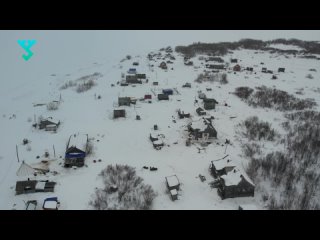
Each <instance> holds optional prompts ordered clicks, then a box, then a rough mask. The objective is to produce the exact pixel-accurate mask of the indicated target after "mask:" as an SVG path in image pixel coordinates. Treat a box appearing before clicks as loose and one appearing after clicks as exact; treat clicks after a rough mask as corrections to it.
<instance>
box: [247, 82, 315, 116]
mask: <svg viewBox="0 0 320 240" xmlns="http://www.w3.org/2000/svg"><path fill="white" fill-rule="evenodd" d="M247 102H248V104H249V105H251V106H254V107H263V108H273V109H276V110H280V111H290V110H303V109H305V108H312V107H313V106H315V105H316V103H315V101H314V100H311V99H299V98H296V97H294V96H293V95H290V94H288V93H287V92H285V91H282V90H278V89H273V88H267V87H265V86H262V87H259V88H258V89H257V91H256V92H255V93H254V94H253V95H251V97H250V98H249V99H248V101H247Z"/></svg>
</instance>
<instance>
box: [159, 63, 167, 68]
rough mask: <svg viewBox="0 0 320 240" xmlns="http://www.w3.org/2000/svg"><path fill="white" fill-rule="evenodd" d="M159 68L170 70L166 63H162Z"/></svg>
mask: <svg viewBox="0 0 320 240" xmlns="http://www.w3.org/2000/svg"><path fill="white" fill-rule="evenodd" d="M159 67H160V68H162V69H168V67H167V64H166V62H161V63H160V66H159Z"/></svg>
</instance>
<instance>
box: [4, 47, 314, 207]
mask: <svg viewBox="0 0 320 240" xmlns="http://www.w3.org/2000/svg"><path fill="white" fill-rule="evenodd" d="M171 46H172V47H173V48H174V45H171ZM160 47H167V46H165V45H164V46H159V48H160ZM272 47H274V48H277V47H278V48H279V49H283V46H282V45H279V46H277V45H272ZM39 48H40V47H39ZM159 48H156V49H145V50H143V51H141V52H140V51H139V53H137V54H132V55H131V56H132V59H131V60H125V61H122V62H121V60H122V59H124V58H125V56H126V53H124V52H123V51H122V52H120V54H118V55H117V54H113V55H112V56H109V57H108V56H107V55H106V57H105V58H104V59H103V58H99V59H97V60H96V61H92V62H91V63H88V64H86V65H85V66H84V65H83V64H82V65H81V66H80V65H79V66H80V67H78V68H77V67H73V68H72V67H70V68H68V69H66V67H64V68H61V70H58V69H57V67H54V68H52V69H46V70H43V69H39V74H33V75H32V76H33V77H34V78H33V79H25V78H24V74H23V73H22V72H16V70H15V69H10V71H11V72H12V75H9V74H8V69H6V70H4V71H6V72H7V75H6V77H8V76H11V77H8V78H7V79H2V81H3V82H4V83H2V87H1V90H0V93H1V95H0V113H1V116H0V123H1V125H0V132H1V141H0V142H1V151H0V190H1V197H0V209H25V205H24V202H26V201H28V200H38V204H39V205H38V208H39V209H40V208H41V206H40V205H42V203H43V200H44V199H45V198H47V197H58V199H59V200H60V203H61V206H60V209H63V210H71V209H91V206H90V205H89V201H90V200H91V198H92V196H93V193H94V191H95V189H96V188H97V187H101V186H102V179H101V177H99V176H98V174H99V173H100V172H101V170H102V169H104V168H105V167H106V166H107V165H109V164H112V165H115V164H128V165H129V166H133V167H135V169H136V172H137V175H138V176H140V177H142V178H143V179H144V183H146V184H150V185H151V186H152V188H153V189H154V190H155V192H156V193H157V197H156V198H155V199H154V201H153V206H152V209H155V210H162V209H225V210H229V209H230V210H234V209H237V208H238V206H239V205H241V206H244V209H265V206H264V203H263V202H262V201H261V200H260V198H259V193H258V192H257V194H256V197H244V198H234V199H226V200H221V198H220V197H219V195H218V194H217V190H216V189H214V188H211V187H210V185H209V182H211V181H213V180H214V179H213V177H212V176H211V175H210V172H209V166H210V163H211V161H212V160H215V159H220V158H222V157H224V156H225V155H226V154H228V155H229V157H228V158H229V159H231V160H232V161H233V162H234V163H235V164H236V165H237V167H238V168H240V169H241V170H243V171H244V170H245V168H246V166H247V164H248V160H247V159H246V158H244V157H243V156H242V152H241V142H242V139H241V137H239V136H238V135H237V125H238V124H239V123H241V122H242V121H243V120H245V119H246V118H247V117H250V116H259V118H260V119H263V120H264V121H269V122H271V123H272V126H273V127H274V128H275V129H277V130H278V131H279V132H281V131H282V132H283V130H282V128H281V123H282V122H283V121H284V117H283V113H282V112H280V111H273V110H271V109H262V108H252V107H250V106H248V105H247V104H246V103H244V102H243V101H241V100H240V99H239V98H238V97H237V96H235V95H234V94H232V92H234V90H235V88H237V87H240V86H250V87H251V88H254V87H255V86H261V85H265V86H267V87H276V88H277V89H280V90H284V91H287V92H288V93H289V94H293V95H295V96H296V97H298V98H314V99H315V101H316V102H317V103H318V104H319V105H320V94H319V92H316V91H314V90H316V89H318V88H320V82H319V77H320V76H319V72H320V65H319V60H316V59H303V58H298V57H295V58H294V57H293V56H290V57H289V58H287V57H285V56H284V55H279V54H277V53H273V54H270V53H269V52H262V51H253V50H244V49H239V50H236V51H234V52H233V53H229V54H227V55H225V56H223V57H222V58H223V59H224V60H225V62H227V63H230V59H231V58H237V59H238V60H240V62H238V63H239V65H241V66H243V67H253V68H254V72H252V73H251V72H248V71H241V72H238V73H236V74H234V72H233V71H232V70H226V71H225V72H226V73H227V77H228V83H227V84H225V85H222V84H220V83H218V82H215V83H209V82H206V83H196V82H194V80H195V79H196V78H197V76H198V74H200V73H203V71H204V69H205V64H206V63H205V62H204V61H203V60H199V58H198V57H199V55H198V56H196V57H194V58H192V59H191V60H192V61H193V65H194V66H186V65H185V64H184V60H183V56H182V55H180V54H177V53H176V52H173V54H172V55H174V56H175V58H176V59H175V60H173V63H172V64H168V70H163V69H161V68H159V67H158V65H159V64H160V63H161V62H162V61H163V60H162V59H159V60H158V59H156V61H149V60H148V58H147V55H148V53H150V52H154V53H158V52H159ZM286 49H288V46H286ZM293 49H295V50H299V49H297V48H293ZM19 54H21V51H20V52H19ZM35 54H36V47H35ZM128 54H130V52H129V53H128ZM34 57H35V58H36V55H35V56H34ZM61 57H62V58H63V56H61ZM318 57H320V56H318ZM17 58H18V56H17ZM42 58H44V57H43V56H42ZM32 60H33V59H31V60H30V66H32V68H31V69H29V71H33V72H35V71H37V69H38V68H41V67H42V65H41V64H40V65H39V66H37V65H36V64H35V63H32ZM35 60H36V59H35ZM90 60H91V59H90ZM21 61H22V60H21ZM86 61H88V60H86ZM86 61H84V62H86ZM133 62H139V66H133V65H132V64H133ZM261 62H263V63H264V65H261V64H260V63H261ZM20 64H28V62H23V63H20ZM151 64H153V65H154V67H151V66H150V65H151ZM234 65H235V64H233V63H230V67H233V66H234ZM262 67H266V68H268V69H271V70H273V71H274V72H275V75H277V77H278V79H276V80H272V79H271V76H272V75H271V74H265V73H262V72H261V68H262ZM279 67H283V68H285V69H286V70H285V73H278V72H277V70H278V68H279ZM129 68H136V69H137V71H138V72H139V73H145V74H146V76H147V79H148V83H142V84H135V85H134V86H132V85H129V86H120V85H119V84H117V82H118V81H121V74H122V73H124V74H125V75H126V74H127V70H128V69H129ZM171 68H173V70H171ZM17 69H20V68H19V67H18V68H17ZM23 69H27V67H26V66H24V67H23ZM309 69H316V72H310V71H309ZM96 72H97V73H101V74H102V77H99V78H97V80H96V85H95V86H93V87H92V88H91V89H90V90H88V91H86V92H83V93H77V92H76V91H75V88H74V87H70V88H67V89H64V90H60V87H61V86H62V85H64V84H65V83H66V82H68V81H70V80H71V81H76V80H77V79H79V78H81V77H83V76H86V75H90V74H93V73H96ZM255 72H256V74H255ZM309 73H312V75H313V79H308V78H306V75H307V74H309ZM26 76H29V75H28V74H26ZM30 76H31V75H30ZM2 77H4V75H3V76H2ZM155 81H157V82H159V85H158V86H153V84H152V83H153V82H155ZM186 82H189V83H191V86H192V87H191V88H182V85H183V84H185V83H186ZM111 84H114V86H111ZM166 88H171V89H173V88H176V89H177V90H178V92H174V94H173V95H172V96H170V99H169V101H158V100H157V97H156V96H155V95H154V94H158V93H161V91H162V89H166ZM206 88H212V91H208V92H207V91H206ZM301 88H304V90H303V93H304V95H297V94H295V93H296V92H297V91H298V89H301ZM199 90H201V91H203V92H205V93H206V95H207V97H212V98H214V99H216V100H217V101H218V102H219V104H217V106H216V109H215V110H210V111H208V113H209V114H210V115H211V116H214V121H213V125H214V127H215V129H216V130H217V132H218V138H217V139H216V140H214V143H213V144H210V145H209V146H208V147H206V150H205V151H200V153H199V152H198V147H199V145H197V144H193V145H191V146H189V147H187V146H186V144H185V141H186V139H187V132H186V125H187V124H188V123H189V122H190V121H193V122H197V121H201V117H199V116H198V115H197V113H196V111H195V110H196V108H197V107H198V106H201V107H202V101H198V104H195V102H194V100H195V99H197V96H198V94H197V93H198V91H199ZM146 94H151V95H152V103H148V102H147V101H139V100H138V101H137V104H136V105H131V106H130V107H127V106H125V107H123V108H124V109H125V110H126V114H127V116H126V118H119V119H113V118H112V114H113V109H115V107H116V105H117V102H118V97H133V98H136V99H140V98H143V97H144V95H146ZM60 95H61V103H60V105H59V108H58V110H56V111H48V110H47V108H46V105H42V106H34V104H46V103H49V102H51V101H54V100H59V99H60ZM99 95H100V96H101V99H97V98H96V97H97V96H99ZM225 103H227V105H228V106H225ZM318 108H319V107H318V106H317V107H315V108H314V109H315V110H319V109H318ZM178 109H181V110H183V111H184V112H185V113H190V114H191V116H192V117H191V119H179V118H178V114H177V110H178ZM136 115H140V117H141V120H136ZM40 116H43V117H54V118H55V119H58V120H60V121H61V125H60V126H59V128H58V130H57V132H56V133H51V132H47V131H43V130H39V129H35V128H33V127H32V124H33V123H34V119H35V118H36V119H38V118H39V117H40ZM230 117H232V118H230ZM173 120H175V121H173ZM155 124H157V125H158V127H159V130H157V133H161V134H164V136H165V137H164V139H163V141H164V143H165V146H164V147H163V148H162V149H161V150H155V149H154V148H153V146H152V143H151V141H150V140H149V135H150V133H155V131H154V130H153V126H154V125H155ZM75 133H84V134H88V136H89V139H90V140H91V142H92V143H93V145H94V151H93V154H92V155H91V156H89V157H87V158H86V160H85V164H86V166H84V167H82V168H77V169H73V168H64V167H63V161H64V153H65V149H66V144H67V141H68V139H69V137H70V135H72V134H75ZM25 138H26V139H28V140H30V143H29V144H27V145H23V144H22V140H23V139H25ZM226 139H229V140H230V141H231V143H232V145H230V146H228V148H227V150H226V149H225V146H222V145H223V144H224V143H225V140H226ZM16 145H17V147H18V154H19V159H20V162H18V160H17V156H16ZM53 146H54V150H53ZM265 148H266V151H270V150H271V151H275V150H277V149H279V148H283V146H281V145H277V144H276V143H266V144H265ZM225 150H226V152H225ZM46 151H47V152H49V158H45V157H44V153H45V152H46ZM54 155H55V156H54ZM37 156H39V158H37ZM44 159H46V160H49V164H50V165H49V168H50V172H49V173H47V174H46V175H45V176H41V175H38V176H36V177H33V176H31V177H30V178H32V179H36V180H50V181H55V182H57V185H56V186H55V191H54V192H53V193H32V194H21V195H15V184H16V181H17V180H26V178H28V177H25V176H24V177H19V176H17V174H16V172H17V170H18V169H19V167H20V165H21V162H22V161H25V162H26V163H27V164H29V165H30V166H36V164H39V162H40V161H41V160H44ZM99 159H101V161H98V160H99ZM94 160H96V161H94ZM143 166H148V167H150V166H151V167H156V168H158V170H157V171H150V170H146V169H144V168H143ZM53 172H55V174H53ZM199 174H201V175H203V176H205V178H206V181H204V182H202V181H200V179H199ZM171 175H177V176H178V178H179V181H180V183H181V190H180V191H179V200H177V201H172V200H171V199H170V196H169V194H168V193H167V192H166V191H167V187H166V182H165V177H166V176H171ZM257 191H259V190H257Z"/></svg>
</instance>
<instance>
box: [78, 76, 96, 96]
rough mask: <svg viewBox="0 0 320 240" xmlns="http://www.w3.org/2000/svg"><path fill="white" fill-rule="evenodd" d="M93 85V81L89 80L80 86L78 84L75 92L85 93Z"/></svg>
mask: <svg viewBox="0 0 320 240" xmlns="http://www.w3.org/2000/svg"><path fill="white" fill-rule="evenodd" d="M95 85H96V83H95V81H94V80H92V79H90V80H89V81H86V82H84V83H82V84H78V86H77V88H76V91H77V93H82V92H86V91H88V90H90V89H91V88H92V87H93V86H95Z"/></svg>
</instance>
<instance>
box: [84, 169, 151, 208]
mask: <svg viewBox="0 0 320 240" xmlns="http://www.w3.org/2000/svg"><path fill="white" fill-rule="evenodd" d="M100 176H102V178H103V183H104V187H103V189H97V190H96V191H95V195H94V197H93V200H91V201H90V205H91V206H92V207H93V208H94V209H99V210H110V209H123V210H124V209H136V210H148V209H150V208H151V206H152V201H153V199H154V198H155V197H156V193H155V192H154V191H153V189H152V187H151V186H150V185H145V184H144V183H143V179H142V178H141V177H138V176H137V175H136V171H135V169H134V168H133V167H130V166H128V165H115V166H112V165H108V166H107V168H106V169H104V170H102V171H101V173H100Z"/></svg>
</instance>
